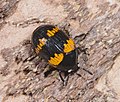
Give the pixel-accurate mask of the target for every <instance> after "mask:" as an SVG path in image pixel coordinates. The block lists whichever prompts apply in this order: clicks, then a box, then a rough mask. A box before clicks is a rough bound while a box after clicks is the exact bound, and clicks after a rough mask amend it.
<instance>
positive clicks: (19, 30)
mask: <svg viewBox="0 0 120 102" xmlns="http://www.w3.org/2000/svg"><path fill="white" fill-rule="evenodd" d="M42 24H53V25H57V26H58V27H60V28H61V29H63V30H64V31H68V32H69V35H70V36H71V37H72V38H73V39H74V40H75V43H76V45H77V46H79V47H83V48H86V54H84V53H83V52H81V53H80V54H79V56H78V65H79V66H80V69H79V70H78V71H77V72H76V73H74V74H73V75H71V76H70V78H69V80H68V84H67V86H65V87H63V86H62V82H61V80H60V78H59V75H58V72H56V71H54V72H52V73H51V74H49V75H48V77H44V72H45V71H46V70H47V69H49V68H50V66H49V65H48V64H47V63H46V62H45V61H44V60H42V59H40V58H38V57H34V56H35V55H34V52H33V51H32V48H31V43H30V39H31V35H32V32H33V31H34V29H35V28H36V27H38V26H39V25H42ZM83 34H84V35H85V36H84V37H83V39H82V35H83ZM0 38H1V40H0V102H120V82H119V81H120V75H119V73H120V64H119V62H120V1H119V0H54V1H53V0H6V1H5V0H1V1H0ZM84 69H85V70H84Z"/></svg>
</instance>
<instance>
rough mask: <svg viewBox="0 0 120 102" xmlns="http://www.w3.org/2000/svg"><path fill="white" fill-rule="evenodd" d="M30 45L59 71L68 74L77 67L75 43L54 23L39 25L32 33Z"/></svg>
mask: <svg viewBox="0 0 120 102" xmlns="http://www.w3.org/2000/svg"><path fill="white" fill-rule="evenodd" d="M32 46H33V49H34V51H35V53H36V54H37V55H38V56H40V57H41V58H43V59H45V60H46V61H47V62H48V63H49V64H50V65H51V66H53V67H54V68H55V69H57V70H58V71H59V75H60V78H61V79H62V81H63V82H64V81H65V79H64V78H63V77H62V75H61V73H64V74H65V75H66V74H69V73H72V72H75V71H76V70H77V69H78V66H77V57H78V53H77V50H76V46H75V43H74V41H73V39H71V38H70V37H69V36H68V35H67V34H66V33H65V32H63V31H62V30H60V29H59V28H58V27H56V26H54V25H41V26H39V27H38V28H36V29H35V30H34V32H33V35H32Z"/></svg>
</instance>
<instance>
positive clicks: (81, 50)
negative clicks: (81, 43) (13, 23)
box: [76, 47, 87, 54]
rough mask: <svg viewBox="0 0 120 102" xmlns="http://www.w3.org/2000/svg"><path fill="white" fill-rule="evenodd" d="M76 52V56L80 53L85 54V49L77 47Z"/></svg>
mask: <svg viewBox="0 0 120 102" xmlns="http://www.w3.org/2000/svg"><path fill="white" fill-rule="evenodd" d="M76 50H77V51H78V54H80V52H83V53H84V54H87V53H86V50H87V48H82V47H77V48H76Z"/></svg>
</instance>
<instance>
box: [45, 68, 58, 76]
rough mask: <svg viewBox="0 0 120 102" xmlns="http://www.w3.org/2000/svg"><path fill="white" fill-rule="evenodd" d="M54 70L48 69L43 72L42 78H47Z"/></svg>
mask: <svg viewBox="0 0 120 102" xmlns="http://www.w3.org/2000/svg"><path fill="white" fill-rule="evenodd" d="M55 70H56V69H55V68H50V69H48V70H47V71H45V72H44V76H45V77H47V76H48V75H49V74H51V73H52V72H53V71H55Z"/></svg>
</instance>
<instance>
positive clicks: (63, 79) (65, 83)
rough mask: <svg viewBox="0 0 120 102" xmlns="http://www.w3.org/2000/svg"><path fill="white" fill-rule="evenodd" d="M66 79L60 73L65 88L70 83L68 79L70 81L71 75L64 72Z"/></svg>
mask: <svg viewBox="0 0 120 102" xmlns="http://www.w3.org/2000/svg"><path fill="white" fill-rule="evenodd" d="M64 74H65V75H64V78H63V76H62V72H61V71H59V76H60V79H61V80H62V81H63V86H66V85H67V82H68V79H69V74H68V73H66V72H64Z"/></svg>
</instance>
